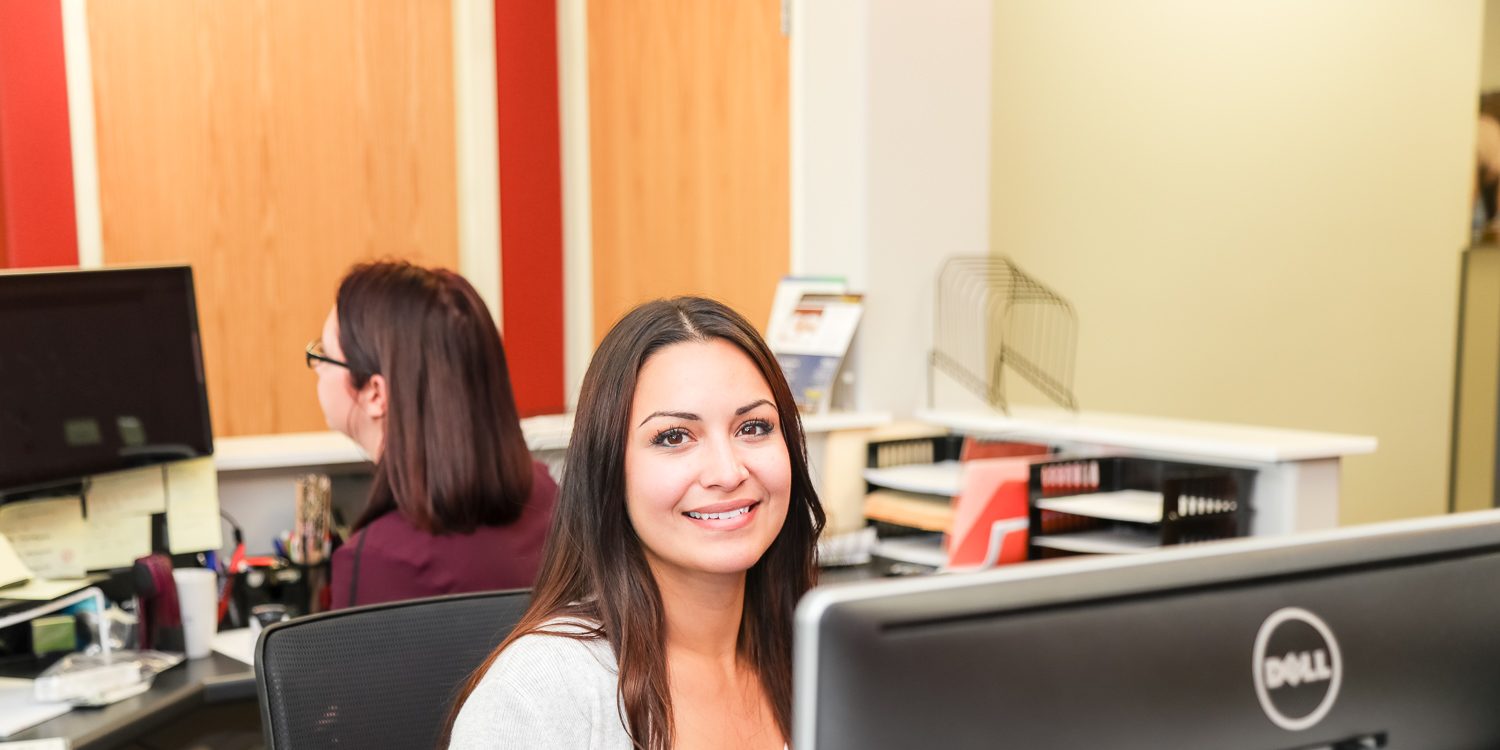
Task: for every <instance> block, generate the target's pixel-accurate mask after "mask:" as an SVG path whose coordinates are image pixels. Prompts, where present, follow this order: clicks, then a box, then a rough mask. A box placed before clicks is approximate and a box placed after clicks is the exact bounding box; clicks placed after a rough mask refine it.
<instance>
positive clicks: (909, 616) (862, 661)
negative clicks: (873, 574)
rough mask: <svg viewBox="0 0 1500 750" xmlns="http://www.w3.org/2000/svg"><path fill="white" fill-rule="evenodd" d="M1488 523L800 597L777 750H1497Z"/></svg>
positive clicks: (1047, 566) (1499, 647)
mask: <svg viewBox="0 0 1500 750" xmlns="http://www.w3.org/2000/svg"><path fill="white" fill-rule="evenodd" d="M1497 587H1500V511H1484V512H1479V513H1472V514H1462V515H1456V516H1442V517H1435V518H1429V519H1420V520H1414V521H1405V522H1398V523H1392V524H1380V525H1372V526H1366V527H1354V528H1349V529H1341V530H1336V531H1330V532H1319V533H1315V534H1306V535H1294V536H1288V537H1280V538H1256V539H1244V540H1235V541H1227V542H1215V543H1210V544H1203V545H1197V546H1194V547H1184V548H1180V549H1175V550H1170V551H1163V552H1158V553H1152V554H1149V555H1142V556H1135V557H1112V558H1094V559H1073V560H1062V561H1055V562H1042V563H1031V564H1027V565H1019V566H1014V567H1012V568H1009V569H999V570H995V571H990V572H986V573H976V574H964V575H951V576H934V577H928V578H923V579H908V580H897V581H882V582H871V583H867V584H851V585H846V586H840V587H829V588H823V589H816V590H814V591H813V592H811V593H810V594H808V596H807V597H806V598H805V599H804V600H803V601H802V603H801V604H800V605H799V606H798V610H797V619H796V640H795V670H794V672H795V678H794V698H795V702H794V709H793V719H794V721H793V727H794V729H793V742H792V747H795V748H797V750H841V749H843V748H859V750H881V749H883V748H928V747H931V748H945V749H952V750H962V749H964V748H987V749H988V748H1012V747H1014V748H1028V750H1033V749H1036V748H1125V749H1127V750H1128V749H1133V748H1141V749H1143V750H1144V749H1146V748H1150V749H1151V750H1161V749H1162V748H1215V749H1216V750H1217V749H1233V748H1256V749H1257V750H1274V749H1278V748H1365V747H1389V748H1412V749H1418V750H1428V749H1431V748H1446V749H1448V750H1453V749H1455V748H1496V747H1500V596H1496V591H1497Z"/></svg>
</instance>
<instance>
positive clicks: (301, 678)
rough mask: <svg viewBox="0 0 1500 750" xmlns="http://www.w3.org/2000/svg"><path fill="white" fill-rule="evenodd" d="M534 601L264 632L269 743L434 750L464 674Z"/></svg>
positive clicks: (406, 605)
mask: <svg viewBox="0 0 1500 750" xmlns="http://www.w3.org/2000/svg"><path fill="white" fill-rule="evenodd" d="M530 600H531V592H529V591H527V590H516V591H497V592H488V593H479V594H456V595H453V596H440V597H434V598H431V599H414V600H411V601H404V602H391V603H389V604H376V605H371V606H368V607H355V608H352V609H346V610H339V611H335V612H327V613H324V614H318V615H312V616H310V617H303V618H300V619H296V620H290V621H287V622H282V623H277V624H275V625H272V626H270V627H268V628H266V630H265V632H263V633H261V636H260V640H259V642H257V643H256V645H255V684H256V690H257V691H258V692H259V693H260V713H261V723H262V727H263V729H264V731H265V737H266V747H267V748H269V750H306V749H308V748H332V747H337V748H366V747H369V748H376V747H378V748H394V749H396V750H399V749H400V748H422V750H430V749H431V748H432V747H434V746H435V745H436V743H437V741H438V737H439V735H440V733H441V732H442V730H443V727H444V726H445V724H446V723H447V719H448V712H449V710H450V707H451V706H452V704H453V699H454V697H456V695H457V693H458V690H459V688H460V686H462V684H463V682H464V679H465V678H466V677H468V676H469V674H470V673H472V672H473V671H474V669H475V668H476V667H478V666H479V665H480V663H481V662H483V661H484V658H485V656H486V655H488V654H489V652H490V651H491V650H493V649H494V648H495V647H496V646H498V645H500V641H502V640H504V639H505V636H506V635H508V634H509V633H510V630H511V628H513V627H515V624H516V622H517V621H518V620H520V618H521V615H522V614H523V613H524V612H525V611H526V606H527V604H528V603H529V602H530Z"/></svg>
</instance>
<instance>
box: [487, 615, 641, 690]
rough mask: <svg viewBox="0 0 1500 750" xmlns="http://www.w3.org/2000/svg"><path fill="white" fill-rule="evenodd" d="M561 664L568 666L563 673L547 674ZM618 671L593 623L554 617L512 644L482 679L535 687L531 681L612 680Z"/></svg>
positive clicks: (608, 647)
mask: <svg viewBox="0 0 1500 750" xmlns="http://www.w3.org/2000/svg"><path fill="white" fill-rule="evenodd" d="M564 665H566V666H567V667H568V670H567V671H566V672H565V673H563V674H551V675H549V674H547V673H557V672H558V668H559V667H560V666H564ZM617 671H618V670H617V669H616V667H615V658H614V652H613V651H612V650H611V649H610V646H609V641H607V640H605V638H604V637H603V636H602V634H600V632H599V629H598V625H597V624H596V623H594V622H592V621H590V620H587V619H584V618H579V617H554V618H552V619H551V620H548V621H546V622H544V623H542V624H541V625H539V626H537V628H536V629H535V630H533V631H531V632H529V633H526V634H524V635H521V636H519V637H517V638H516V639H515V640H513V641H511V642H510V644H509V645H507V646H506V647H505V650H504V651H501V652H500V655H499V657H497V658H496V659H495V663H494V665H493V666H491V667H490V670H489V672H488V673H486V674H485V677H484V679H486V680H488V679H491V678H492V677H493V678H495V679H521V680H523V681H527V682H528V683H529V684H534V683H532V682H531V680H532V679H533V678H535V679H545V681H549V682H551V681H553V680H554V679H556V678H559V677H561V678H565V679H564V682H566V681H568V680H571V679H572V678H574V677H577V678H583V677H585V676H587V677H588V678H590V679H598V678H605V679H607V680H610V681H612V680H614V679H615V676H616V673H617ZM580 681H582V680H581V679H580Z"/></svg>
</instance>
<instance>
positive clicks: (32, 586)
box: [0, 578, 93, 602]
mask: <svg viewBox="0 0 1500 750" xmlns="http://www.w3.org/2000/svg"><path fill="white" fill-rule="evenodd" d="M92 583H93V581H91V580H89V579H87V578H63V579H57V580H48V579H46V578H33V579H31V580H30V581H28V582H26V583H23V584H21V585H19V586H7V587H5V588H0V599H22V600H25V601H34V602H50V601H52V600H53V599H57V598H59V597H62V596H66V595H68V594H71V593H73V592H74V591H77V590H79V589H81V588H83V587H85V586H88V585H90V584H92Z"/></svg>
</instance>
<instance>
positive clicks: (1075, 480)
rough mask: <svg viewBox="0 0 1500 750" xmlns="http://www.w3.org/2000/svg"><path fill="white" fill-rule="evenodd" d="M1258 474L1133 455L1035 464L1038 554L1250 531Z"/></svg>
mask: <svg viewBox="0 0 1500 750" xmlns="http://www.w3.org/2000/svg"><path fill="white" fill-rule="evenodd" d="M1254 482H1255V473H1254V472H1253V471H1250V470H1248V469H1233V468H1227V467H1223V466H1213V465H1207V464H1190V463H1182V462H1176V461H1162V460H1158V459H1151V458H1140V457H1134V456H1101V457H1087V458H1068V459H1059V460H1055V461H1046V462H1039V463H1036V464H1033V465H1032V467H1031V481H1030V487H1029V499H1028V510H1029V523H1030V527H1031V530H1032V537H1031V540H1030V544H1029V545H1028V548H1027V557H1028V558H1029V559H1032V560H1037V559H1046V558H1051V557H1060V556H1068V555H1076V554H1101V553H1104V554H1118V553H1136V552H1146V551H1150V550H1153V549H1157V548H1160V547H1162V546H1165V545H1169V544H1191V543H1195V542H1203V541H1212V540H1217V539H1227V538H1230V537H1236V536H1244V535H1245V534H1246V533H1247V531H1248V529H1249V526H1250V523H1249V518H1250V503H1249V496H1250V491H1251V489H1252V487H1253V486H1254Z"/></svg>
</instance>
